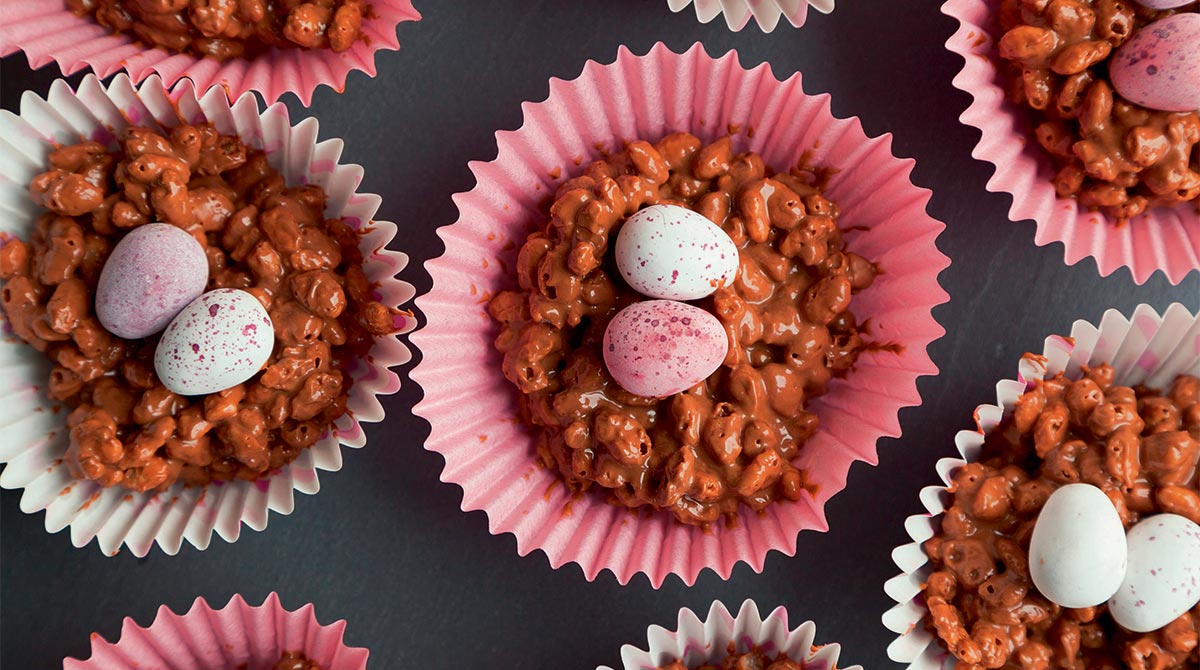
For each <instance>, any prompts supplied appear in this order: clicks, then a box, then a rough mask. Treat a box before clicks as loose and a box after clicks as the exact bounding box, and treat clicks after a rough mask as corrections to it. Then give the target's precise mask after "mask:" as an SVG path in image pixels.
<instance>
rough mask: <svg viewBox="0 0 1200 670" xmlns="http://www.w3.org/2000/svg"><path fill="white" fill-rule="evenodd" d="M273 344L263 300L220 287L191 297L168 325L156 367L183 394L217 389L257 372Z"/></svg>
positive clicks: (165, 382) (166, 382)
mask: <svg viewBox="0 0 1200 670" xmlns="http://www.w3.org/2000/svg"><path fill="white" fill-rule="evenodd" d="M274 347H275V327H274V325H272V323H271V317H270V316H268V315H267V310H265V309H263V306H262V303H260V302H259V301H258V300H257V299H256V298H255V297H254V296H252V295H250V294H249V293H247V292H245V291H241V290H238V289H232V288H222V289H217V290H215V291H209V292H208V293H205V294H204V295H202V296H200V297H199V298H196V299H195V300H193V301H192V302H191V304H189V305H188V306H187V307H185V308H183V311H182V312H180V313H179V315H178V316H176V317H175V320H174V321H172V322H171V325H169V326H167V329H166V330H165V331H163V334H162V339H161V340H159V342H158V348H157V349H155V351H154V370H155V371H156V372H157V373H158V378H159V379H160V380H162V383H163V385H164V386H166V387H167V388H168V389H170V390H172V391H174V392H175V393H178V394H180V395H203V394H206V393H216V392H217V391H224V390H225V389H227V388H230V387H233V386H236V385H238V384H240V383H242V382H244V381H246V380H247V379H250V378H251V377H253V376H254V375H255V374H257V373H258V371H259V370H261V369H262V366H263V364H264V363H266V362H267V359H268V358H270V356H271V351H272V350H273V349H274Z"/></svg>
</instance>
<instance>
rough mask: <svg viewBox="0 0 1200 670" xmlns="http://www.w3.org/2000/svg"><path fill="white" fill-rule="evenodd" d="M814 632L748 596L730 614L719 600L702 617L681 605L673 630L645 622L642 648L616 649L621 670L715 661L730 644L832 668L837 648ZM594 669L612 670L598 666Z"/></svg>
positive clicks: (821, 669) (811, 667)
mask: <svg viewBox="0 0 1200 670" xmlns="http://www.w3.org/2000/svg"><path fill="white" fill-rule="evenodd" d="M816 633H817V626H816V624H814V623H813V622H811V621H805V622H804V623H802V624H800V625H799V626H797V627H795V628H791V627H790V626H788V615H787V610H785V609H784V608H782V607H777V608H775V610H774V611H772V612H771V613H770V614H768V615H767V616H766V617H762V616H761V615H760V614H759V613H758V606H757V605H755V604H754V601H753V600H747V601H746V602H744V603H742V608H741V609H740V610H738V613H737V615H736V616H735V615H733V614H730V613H729V610H727V609H725V605H723V604H722V603H721V602H719V601H718V602H714V603H713V604H712V607H711V608H709V610H708V618H707V619H705V620H701V619H700V617H699V616H697V615H696V614H695V613H694V612H692V611H691V610H689V609H682V610H680V611H679V622H678V625H677V626H676V629H675V630H673V631H669V630H667V629H665V628H663V627H661V626H650V628H649V630H647V631H646V639H647V642H648V648H647V649H639V648H637V647H635V646H633V645H630V644H627V645H625V646H624V647H622V648H621V670H655V669H656V668H658V667H660V666H663V665H667V664H669V663H674V662H675V661H677V660H679V661H683V662H684V663H685V664H687V665H689V666H692V665H698V664H701V663H711V662H720V661H721V660H723V659H724V658H725V656H726V655H727V654H728V653H729V648H730V645H733V647H734V649H735V650H736V651H737V652H738V653H746V652H749V651H751V650H753V649H754V648H755V647H758V648H759V649H762V650H763V652H765V653H766V654H768V655H771V656H774V655H775V654H779V653H784V654H787V656H788V658H790V659H792V660H793V661H796V662H798V663H801V664H802V665H803V666H804V667H805V669H806V670H834V669H835V668H837V662H838V656H839V655H840V654H841V646H840V645H837V644H826V645H817V644H815V642H814V640H815V638H816ZM597 670H613V668H610V667H608V666H601V667H600V668H597ZM844 670H862V666H861V665H852V666H850V667H848V668H845V669H844Z"/></svg>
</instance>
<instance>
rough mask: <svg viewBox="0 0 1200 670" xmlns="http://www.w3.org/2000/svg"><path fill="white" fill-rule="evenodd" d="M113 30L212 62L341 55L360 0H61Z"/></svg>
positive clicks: (358, 33) (351, 38) (358, 19)
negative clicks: (304, 53)
mask: <svg viewBox="0 0 1200 670" xmlns="http://www.w3.org/2000/svg"><path fill="white" fill-rule="evenodd" d="M66 3H67V8H68V9H70V10H71V11H72V12H74V13H75V15H77V16H91V17H92V18H93V19H95V21H96V22H97V23H99V24H100V25H102V26H104V27H105V28H109V29H110V30H112V31H113V32H118V33H133V34H134V35H135V36H136V37H137V39H139V40H141V41H142V42H144V43H145V44H147V45H149V46H151V47H162V48H164V49H168V50H171V51H186V52H189V53H193V54H196V55H197V56H211V57H213V58H216V59H217V60H228V59H230V58H239V57H253V56H255V55H257V54H259V53H261V52H263V51H265V50H267V49H269V48H271V47H276V48H294V47H300V48H305V49H331V50H333V51H346V50H347V49H349V48H350V47H351V46H353V45H354V43H355V42H356V41H358V40H359V39H360V38H362V22H363V17H364V15H368V14H369V13H370V6H369V5H367V3H366V2H365V0H190V2H189V0H66Z"/></svg>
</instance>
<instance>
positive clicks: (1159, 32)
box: [1109, 14, 1200, 112]
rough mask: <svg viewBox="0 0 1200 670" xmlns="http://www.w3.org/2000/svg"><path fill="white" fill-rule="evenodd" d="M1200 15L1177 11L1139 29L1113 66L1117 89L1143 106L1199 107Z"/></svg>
mask: <svg viewBox="0 0 1200 670" xmlns="http://www.w3.org/2000/svg"><path fill="white" fill-rule="evenodd" d="M1197 45H1200V14H1175V15H1173V16H1168V17H1167V18H1165V19H1161V20H1159V21H1155V22H1154V23H1151V24H1150V25H1148V26H1146V27H1144V28H1142V29H1141V30H1139V31H1137V33H1136V34H1134V36H1133V37H1131V38H1129V41H1128V42H1126V43H1125V44H1123V45H1121V48H1120V49H1118V50H1117V53H1116V55H1115V56H1114V57H1113V59H1112V64H1111V65H1109V77H1110V78H1111V79H1112V83H1113V88H1115V89H1117V92H1118V93H1120V94H1121V95H1122V96H1124V97H1125V98H1126V99H1128V100H1131V101H1133V102H1136V103H1137V104H1139V105H1142V106H1143V107H1149V108H1150V109H1159V110H1163V111H1167V112H1188V111H1192V110H1196V109H1200V48H1197Z"/></svg>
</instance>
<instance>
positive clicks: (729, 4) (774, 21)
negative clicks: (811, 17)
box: [667, 0, 834, 33]
mask: <svg viewBox="0 0 1200 670" xmlns="http://www.w3.org/2000/svg"><path fill="white" fill-rule="evenodd" d="M833 3H834V0H667V6H668V7H670V8H671V11H672V12H682V11H683V10H684V9H687V7H688V5H692V4H694V5H695V10H696V18H697V19H698V20H699V21H700V22H701V23H708V22H709V21H712V20H713V19H715V18H717V17H718V16H721V15H722V14H723V15H724V16H725V24H726V25H728V26H729V29H730V30H732V31H734V32H737V31H740V30H741V29H743V28H745V27H746V26H747V25H748V24H749V23H750V20H751V19H754V21H755V22H757V23H758V27H759V28H760V29H761V30H762V31H763V32H764V33H769V32H771V31H773V30H775V28H776V27H777V26H778V25H779V20H780V19H787V22H788V23H790V24H792V26H793V27H795V28H799V27H800V26H802V25H804V22H805V20H807V19H808V9H809V7H812V8H813V9H815V10H817V11H818V12H821V13H822V14H828V13H830V12H832V11H833Z"/></svg>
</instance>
